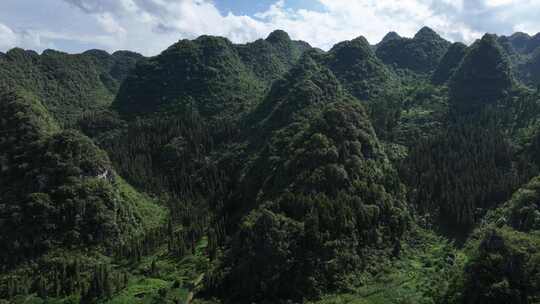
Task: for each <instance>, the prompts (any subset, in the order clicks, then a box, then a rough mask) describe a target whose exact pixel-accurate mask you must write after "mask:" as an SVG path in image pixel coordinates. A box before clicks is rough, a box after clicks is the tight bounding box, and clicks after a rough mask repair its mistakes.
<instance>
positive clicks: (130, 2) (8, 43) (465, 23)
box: [0, 0, 540, 55]
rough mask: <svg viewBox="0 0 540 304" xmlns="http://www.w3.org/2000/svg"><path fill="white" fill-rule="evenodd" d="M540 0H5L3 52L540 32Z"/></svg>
mask: <svg viewBox="0 0 540 304" xmlns="http://www.w3.org/2000/svg"><path fill="white" fill-rule="evenodd" d="M538 12H540V0H261V1H255V0H0V51H3V52H5V51H7V50H9V49H10V48H13V47H22V48H26V49H33V50H36V51H38V52H41V51H43V50H44V49H47V48H53V49H58V50H62V51H66V52H72V53H73V52H82V51H84V50H87V49H92V48H99V49H104V50H107V51H110V52H112V51H115V50H121V49H128V50H133V51H137V52H140V53H143V54H145V55H156V54H158V53H159V52H161V51H162V50H163V49H165V48H166V47H168V46H169V45H171V44H172V43H174V42H176V41H178V40H179V39H183V38H188V39H191V38H195V37H197V36H199V35H203V34H209V35H219V36H224V37H227V38H229V39H230V40H232V41H233V42H236V43H245V42H249V41H253V40H256V39H259V38H264V37H266V36H267V35H268V34H269V33H270V32H271V31H273V30H275V29H283V30H285V31H287V32H288V33H289V34H290V36H291V37H292V38H293V39H298V40H304V41H307V42H309V43H310V44H311V45H313V46H316V47H319V48H322V49H329V48H331V47H332V46H333V45H334V44H335V43H337V42H340V41H343V40H349V39H353V38H356V37H358V36H361V35H362V36H365V37H366V38H367V39H368V40H369V41H370V42H371V43H377V42H378V41H379V40H380V39H381V38H382V37H383V36H384V35H385V34H386V33H387V32H389V31H396V32H398V33H400V34H401V35H402V36H413V35H414V34H415V33H416V31H418V29H420V28H421V27H423V26H429V27H431V28H433V29H434V30H436V31H437V32H438V33H439V34H441V35H442V36H443V37H445V38H447V39H449V40H452V41H463V42H466V43H470V42H472V41H474V40H475V39H477V38H479V37H481V36H482V35H483V34H484V33H486V32H490V33H496V34H501V35H508V34H511V33H513V32H516V31H523V32H526V33H529V34H535V33H537V32H540V18H538Z"/></svg>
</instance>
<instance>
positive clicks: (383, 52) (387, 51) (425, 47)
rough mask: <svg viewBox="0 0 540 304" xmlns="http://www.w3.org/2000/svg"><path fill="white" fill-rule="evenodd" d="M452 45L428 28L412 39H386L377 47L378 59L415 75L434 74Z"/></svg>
mask: <svg viewBox="0 0 540 304" xmlns="http://www.w3.org/2000/svg"><path fill="white" fill-rule="evenodd" d="M450 45H451V43H450V42H448V41H446V40H444V39H443V38H441V37H440V36H439V35H438V34H437V33H436V32H435V31H433V30H432V29H430V28H428V27H424V28H422V29H421V30H420V31H418V33H416V35H415V36H414V37H413V38H412V39H411V38H398V37H394V38H393V39H386V41H384V40H383V41H382V42H381V43H379V45H378V46H377V51H376V54H377V57H379V58H380V59H381V60H382V61H383V62H384V63H385V64H387V65H389V66H391V67H393V68H397V69H408V70H411V71H413V72H415V73H430V72H433V71H434V70H435V69H436V68H437V66H438V64H439V62H440V60H441V58H442V57H443V56H444V54H445V53H446V51H447V49H448V48H449V47H450Z"/></svg>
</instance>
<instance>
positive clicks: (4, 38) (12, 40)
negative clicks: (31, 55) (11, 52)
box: [0, 23, 17, 49]
mask: <svg viewBox="0 0 540 304" xmlns="http://www.w3.org/2000/svg"><path fill="white" fill-rule="evenodd" d="M16 45H17V36H16V35H15V33H14V32H13V30H12V29H10V28H9V27H7V26H6V25H4V24H2V23H0V49H9V48H12V47H15V46H16Z"/></svg>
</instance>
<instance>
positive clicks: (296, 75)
mask: <svg viewBox="0 0 540 304" xmlns="http://www.w3.org/2000/svg"><path fill="white" fill-rule="evenodd" d="M256 113H258V115H262V117H261V120H260V121H261V123H260V124H259V125H258V126H257V129H258V130H259V131H256V135H255V136H256V137H257V138H256V142H260V141H261V140H262V142H263V144H262V145H261V146H260V147H258V150H259V152H257V153H256V154H255V155H257V157H256V158H255V159H254V160H253V161H252V162H250V163H248V164H246V168H245V169H244V170H243V171H244V172H245V174H244V176H243V177H242V178H241V180H240V186H239V189H240V192H239V193H238V194H236V195H233V197H234V200H233V201H231V202H225V209H226V216H225V217H226V218H229V219H231V220H232V223H231V224H232V225H233V227H234V228H233V231H235V232H234V233H233V236H232V239H231V240H230V242H227V243H226V244H225V247H226V248H227V249H226V251H225V252H226V254H225V256H224V257H223V259H222V260H221V261H220V264H219V265H218V268H217V271H216V272H215V273H213V274H212V277H211V278H212V280H213V281H215V282H217V283H216V286H215V287H213V288H212V290H213V292H215V293H216V294H217V295H220V297H224V298H227V299H230V300H231V301H246V300H247V301H252V302H253V301H262V300H279V299H281V298H289V299H293V300H301V299H302V298H304V297H308V298H312V297H317V296H319V295H320V294H321V293H322V292H324V290H331V289H335V288H338V287H339V285H340V284H341V283H340V279H339V278H340V277H341V276H342V275H344V274H345V273H347V272H349V271H353V270H354V269H359V270H361V269H362V268H363V266H362V265H363V263H362V262H361V261H362V260H363V259H368V258H370V255H371V254H373V253H374V252H375V251H376V250H377V249H376V248H385V247H386V248H392V247H393V246H394V245H395V244H396V242H399V239H400V238H401V236H402V234H403V233H404V231H405V229H406V227H407V213H406V211H405V209H404V205H403V203H404V201H403V193H402V192H401V186H400V183H399V179H398V177H397V174H396V171H395V170H394V169H393V168H392V165H391V164H390V162H389V161H388V159H387V157H386V155H385V153H384V150H383V149H382V146H381V145H380V143H379V142H378V140H377V138H376V136H375V134H374V131H373V128H372V127H371V125H370V122H369V118H368V116H367V115H366V112H365V110H364V109H363V107H362V105H361V104H360V103H359V102H358V101H357V100H355V99H354V98H353V97H351V96H350V95H348V94H347V93H346V92H345V91H344V90H343V89H342V88H341V86H340V85H339V82H338V79H337V78H336V77H335V76H334V75H333V73H332V72H331V71H330V70H329V69H327V68H325V67H324V66H321V65H320V64H318V63H317V61H316V60H314V59H313V58H311V56H310V55H309V54H307V55H305V56H304V57H303V59H301V61H300V63H299V64H298V65H297V66H296V67H295V68H293V69H292V70H291V72H290V73H289V74H287V75H286V76H285V77H284V79H283V80H281V81H278V82H276V83H275V84H274V85H273V86H272V89H271V90H270V92H269V95H268V96H267V98H266V99H265V101H264V102H263V103H262V104H261V109H260V110H259V111H257V110H256ZM261 137H263V138H261ZM264 137H267V138H264ZM368 185H370V186H368ZM233 206H234V207H233ZM330 210H331V211H330ZM238 212H240V214H238ZM238 219H239V220H238ZM378 235H379V236H380V237H381V238H380V239H379V238H378V237H377V236H378ZM359 248H363V249H362V250H359ZM329 263H331V264H333V266H332V267H325V266H324V265H328V264H329ZM291 280H292V281H291Z"/></svg>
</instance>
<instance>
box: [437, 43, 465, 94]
mask: <svg viewBox="0 0 540 304" xmlns="http://www.w3.org/2000/svg"><path fill="white" fill-rule="evenodd" d="M466 53H467V46H466V45H465V44H463V43H460V42H456V43H454V44H452V45H451V46H450V48H448V51H447V52H446V54H445V55H444V57H443V58H442V59H441V62H440V63H439V66H438V67H437V69H436V70H435V72H434V73H433V76H432V77H431V81H432V82H433V83H434V84H436V85H442V84H445V83H446V82H448V80H450V78H452V75H454V72H455V71H456V70H457V68H459V65H460V64H461V61H462V60H463V58H464V57H465V54H466Z"/></svg>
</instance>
